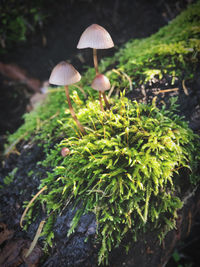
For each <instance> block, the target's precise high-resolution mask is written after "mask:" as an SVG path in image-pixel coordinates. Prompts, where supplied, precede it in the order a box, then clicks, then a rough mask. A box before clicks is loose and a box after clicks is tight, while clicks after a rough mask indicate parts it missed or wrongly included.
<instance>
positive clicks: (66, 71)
mask: <svg viewBox="0 0 200 267" xmlns="http://www.w3.org/2000/svg"><path fill="white" fill-rule="evenodd" d="M80 79H81V75H80V73H79V72H78V71H77V70H76V69H75V68H74V67H73V66H72V65H71V64H69V63H67V62H66V61H62V62H60V63H59V64H57V65H56V66H55V67H54V68H53V70H52V72H51V75H50V78H49V83H50V84H54V85H61V86H65V94H66V97H67V102H68V105H69V110H70V113H71V115H72V118H73V119H74V121H75V122H76V124H77V126H78V128H79V129H80V131H81V132H82V134H85V129H84V127H83V126H82V124H81V123H80V121H79V120H78V118H77V116H76V114H75V111H74V109H73V107H72V103H71V100H70V96H69V88H68V85H70V84H74V83H77V82H79V81H80Z"/></svg>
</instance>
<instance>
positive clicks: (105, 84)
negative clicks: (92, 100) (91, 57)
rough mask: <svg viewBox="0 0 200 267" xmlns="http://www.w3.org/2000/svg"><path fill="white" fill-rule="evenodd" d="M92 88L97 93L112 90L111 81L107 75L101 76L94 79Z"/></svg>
mask: <svg viewBox="0 0 200 267" xmlns="http://www.w3.org/2000/svg"><path fill="white" fill-rule="evenodd" d="M91 87H92V88H93V89H95V90H97V91H101V92H104V91H106V90H109V89H110V81H109V80H108V78H107V77H106V76H105V75H103V74H99V75H97V76H96V77H95V78H94V80H93V82H92V85H91Z"/></svg>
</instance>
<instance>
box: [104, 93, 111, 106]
mask: <svg viewBox="0 0 200 267" xmlns="http://www.w3.org/2000/svg"><path fill="white" fill-rule="evenodd" d="M102 95H103V99H104V101H105V103H106V108H107V109H110V104H109V102H108V99H107V97H106V94H105V92H102Z"/></svg>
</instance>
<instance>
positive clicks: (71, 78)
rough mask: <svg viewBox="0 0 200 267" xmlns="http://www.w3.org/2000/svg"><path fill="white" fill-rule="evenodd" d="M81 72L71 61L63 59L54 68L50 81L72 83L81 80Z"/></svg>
mask: <svg viewBox="0 0 200 267" xmlns="http://www.w3.org/2000/svg"><path fill="white" fill-rule="evenodd" d="M80 79H81V75H80V73H79V72H78V71H77V70H76V69H75V68H74V67H73V66H72V65H71V64H69V63H67V62H65V61H62V62H60V63H58V64H57V65H56V66H55V67H54V68H53V70H52V72H51V75H50V78H49V83H51V84H55V85H70V84H74V83H77V82H79V81H80Z"/></svg>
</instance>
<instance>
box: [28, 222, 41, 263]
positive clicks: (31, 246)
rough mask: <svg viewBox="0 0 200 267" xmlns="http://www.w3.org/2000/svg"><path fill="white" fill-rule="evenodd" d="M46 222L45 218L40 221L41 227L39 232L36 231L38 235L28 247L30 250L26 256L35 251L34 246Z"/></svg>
mask: <svg viewBox="0 0 200 267" xmlns="http://www.w3.org/2000/svg"><path fill="white" fill-rule="evenodd" d="M44 224H45V220H43V221H41V222H40V224H39V227H38V229H37V232H36V235H35V237H34V239H33V241H32V243H31V245H30V248H29V249H28V251H27V253H26V255H25V258H27V257H28V256H29V255H30V254H31V252H32V251H33V249H34V247H35V246H36V244H37V241H38V238H39V236H40V233H41V232H42V229H43V226H44Z"/></svg>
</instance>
